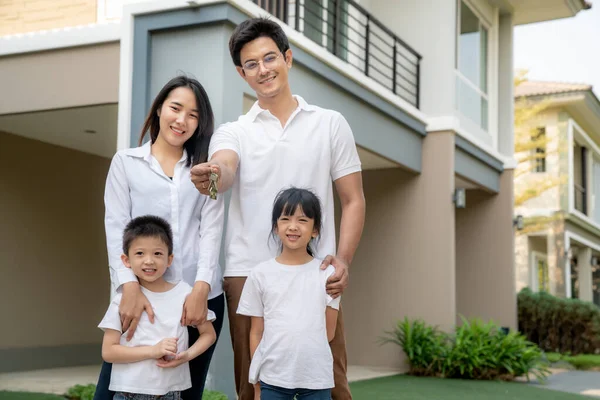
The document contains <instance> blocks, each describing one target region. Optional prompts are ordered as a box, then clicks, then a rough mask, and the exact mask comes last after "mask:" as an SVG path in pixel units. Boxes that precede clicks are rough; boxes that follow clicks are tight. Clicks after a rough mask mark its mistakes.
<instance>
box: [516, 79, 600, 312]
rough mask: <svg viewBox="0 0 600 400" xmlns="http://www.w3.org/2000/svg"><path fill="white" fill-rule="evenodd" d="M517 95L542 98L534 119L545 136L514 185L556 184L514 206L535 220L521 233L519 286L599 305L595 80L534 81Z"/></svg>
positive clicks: (599, 105) (599, 151)
mask: <svg viewBox="0 0 600 400" xmlns="http://www.w3.org/2000/svg"><path fill="white" fill-rule="evenodd" d="M515 98H516V99H517V101H522V100H525V99H526V100H527V101H528V103H529V104H531V105H534V104H543V110H542V111H541V112H540V113H538V115H537V116H535V117H533V118H531V119H530V120H529V121H528V122H527V125H528V127H529V128H530V129H531V131H532V132H535V133H536V135H545V136H546V140H545V141H543V142H544V145H543V146H540V148H536V149H534V151H535V152H536V153H537V154H541V155H542V156H541V157H539V158H537V159H535V160H532V163H534V164H533V165H522V166H519V168H523V171H527V172H526V173H523V174H521V175H520V177H519V178H518V179H516V180H515V186H516V187H518V185H523V186H522V187H524V188H528V187H530V186H531V185H532V184H533V185H535V184H536V182H543V181H546V182H548V181H550V182H555V184H551V185H549V188H548V190H544V191H542V192H540V193H539V194H538V195H537V196H536V197H534V198H532V199H530V200H528V201H526V202H525V203H524V204H523V205H522V206H521V207H518V208H515V214H521V215H523V217H524V219H525V225H526V226H527V224H528V222H529V224H530V225H531V224H535V226H536V228H534V229H528V230H527V232H526V233H525V234H519V233H518V232H517V235H516V242H515V251H516V271H517V273H516V278H517V290H520V289H522V288H523V287H526V286H527V287H530V288H531V289H532V290H534V291H540V290H545V291H547V292H549V293H552V294H554V295H557V296H561V297H572V298H579V299H581V300H585V301H593V302H594V303H595V304H597V305H598V306H600V101H599V100H598V97H597V96H596V95H595V94H594V92H593V91H592V87H591V86H590V85H583V84H569V83H560V82H534V81H525V82H523V83H521V84H520V85H519V86H517V88H516V89H515ZM532 136H534V135H532ZM540 220H541V221H542V223H535V221H540Z"/></svg>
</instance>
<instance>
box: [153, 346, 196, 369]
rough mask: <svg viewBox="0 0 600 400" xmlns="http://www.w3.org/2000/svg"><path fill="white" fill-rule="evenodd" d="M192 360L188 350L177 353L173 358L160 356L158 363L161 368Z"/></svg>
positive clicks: (176, 365)
mask: <svg viewBox="0 0 600 400" xmlns="http://www.w3.org/2000/svg"><path fill="white" fill-rule="evenodd" d="M188 361H190V357H189V353H188V352H187V350H186V351H182V352H181V353H179V354H176V355H175V357H173V358H168V359H167V358H165V357H163V358H160V359H159V360H158V361H157V363H156V365H158V366H159V367H161V368H175V367H178V366H180V365H181V364H183V363H186V362H188Z"/></svg>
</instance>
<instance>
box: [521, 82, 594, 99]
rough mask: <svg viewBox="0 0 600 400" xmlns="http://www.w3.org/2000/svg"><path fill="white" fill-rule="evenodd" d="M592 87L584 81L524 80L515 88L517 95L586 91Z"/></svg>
mask: <svg viewBox="0 0 600 400" xmlns="http://www.w3.org/2000/svg"><path fill="white" fill-rule="evenodd" d="M591 89H592V85H586V84H582V83H565V82H541V81H524V82H522V83H521V84H520V85H519V86H517V87H516V88H515V97H523V96H542V95H551V94H561V93H569V92H585V91H588V90H591Z"/></svg>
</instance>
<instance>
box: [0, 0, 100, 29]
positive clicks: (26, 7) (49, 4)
mask: <svg viewBox="0 0 600 400" xmlns="http://www.w3.org/2000/svg"><path fill="white" fill-rule="evenodd" d="M102 1H104V0H102ZM96 8H97V0H52V1H49V0H2V1H0V36H3V35H11V34H15V33H24V32H33V31H40V30H46V29H54V28H64V27H67V26H76V25H85V24H90V23H93V22H96Z"/></svg>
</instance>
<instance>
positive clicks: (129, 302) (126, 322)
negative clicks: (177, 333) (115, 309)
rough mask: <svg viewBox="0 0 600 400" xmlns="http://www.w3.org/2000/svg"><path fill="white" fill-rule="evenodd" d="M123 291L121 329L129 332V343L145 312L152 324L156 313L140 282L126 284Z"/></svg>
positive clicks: (120, 309) (120, 310)
mask: <svg viewBox="0 0 600 400" xmlns="http://www.w3.org/2000/svg"><path fill="white" fill-rule="evenodd" d="M122 290H123V295H122V297H121V303H120V304H119V315H120V317H121V327H122V329H123V332H127V340H128V341H129V340H131V338H132V337H133V334H134V333H135V330H136V329H137V326H138V323H139V322H140V318H141V317H142V313H143V312H144V310H145V311H146V313H147V314H148V319H149V320H150V322H151V323H154V311H153V310H152V304H150V301H148V299H147V298H146V296H144V294H143V293H142V291H141V289H140V284H139V283H138V282H127V283H125V284H123V288H122Z"/></svg>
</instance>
